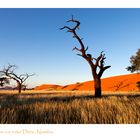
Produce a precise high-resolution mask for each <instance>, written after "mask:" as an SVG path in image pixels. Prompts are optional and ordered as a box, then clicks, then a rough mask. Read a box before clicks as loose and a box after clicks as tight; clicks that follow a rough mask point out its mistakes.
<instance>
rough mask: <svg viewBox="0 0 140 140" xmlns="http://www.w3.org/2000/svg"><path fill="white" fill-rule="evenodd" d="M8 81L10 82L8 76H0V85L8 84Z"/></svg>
mask: <svg viewBox="0 0 140 140" xmlns="http://www.w3.org/2000/svg"><path fill="white" fill-rule="evenodd" d="M9 83H10V81H9V79H8V78H6V77H0V86H1V87H3V86H4V85H6V84H9Z"/></svg>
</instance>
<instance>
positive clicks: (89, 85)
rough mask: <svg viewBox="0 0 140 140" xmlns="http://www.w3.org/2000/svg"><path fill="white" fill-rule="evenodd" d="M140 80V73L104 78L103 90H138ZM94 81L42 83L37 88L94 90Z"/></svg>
mask: <svg viewBox="0 0 140 140" xmlns="http://www.w3.org/2000/svg"><path fill="white" fill-rule="evenodd" d="M138 81H140V74H128V75H120V76H114V77H109V78H103V79H102V90H103V91H136V90H138V88H137V86H136V83H137V82H138ZM93 84H94V82H93V81H87V82H83V83H78V84H70V85H66V86H59V85H47V84H46V85H41V86H38V87H36V88H35V90H79V91H89V90H93Z"/></svg>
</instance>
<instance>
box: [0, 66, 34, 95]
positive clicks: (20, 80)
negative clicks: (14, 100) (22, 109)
mask: <svg viewBox="0 0 140 140" xmlns="http://www.w3.org/2000/svg"><path fill="white" fill-rule="evenodd" d="M16 69H17V66H15V65H10V64H9V65H8V66H7V67H4V68H3V70H2V71H0V73H1V74H2V75H4V76H6V77H7V78H9V79H12V80H14V81H16V83H17V89H18V93H21V89H22V87H23V85H24V83H25V81H26V80H27V79H28V78H29V77H30V76H33V75H34V74H31V75H29V74H27V73H26V74H20V75H18V74H16V72H15V70H16Z"/></svg>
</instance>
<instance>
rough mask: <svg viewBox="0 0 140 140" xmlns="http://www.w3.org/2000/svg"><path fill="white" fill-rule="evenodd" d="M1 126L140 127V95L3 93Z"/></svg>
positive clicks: (0, 103)
mask: <svg viewBox="0 0 140 140" xmlns="http://www.w3.org/2000/svg"><path fill="white" fill-rule="evenodd" d="M0 123H1V124H138V123H140V95H139V94H133V93H129V94H128V95H126V93H125V94H121V95H119V93H117V94H116V95H111V93H110V94H109V95H107V93H105V94H104V96H103V97H102V98H94V96H93V93H92V92H47V93H46V92H45V91H44V92H42V93H39V92H38V93H35V92H34V93H32V92H31V91H30V92H29V91H28V92H25V93H22V94H16V93H15V92H13V93H12V94H11V93H10V92H9V93H8V92H7V93H6V92H3V93H0Z"/></svg>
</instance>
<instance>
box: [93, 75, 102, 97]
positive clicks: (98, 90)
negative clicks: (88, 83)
mask: <svg viewBox="0 0 140 140" xmlns="http://www.w3.org/2000/svg"><path fill="white" fill-rule="evenodd" d="M94 89H95V97H101V95H102V93H101V79H100V78H99V77H96V78H95V79H94Z"/></svg>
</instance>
